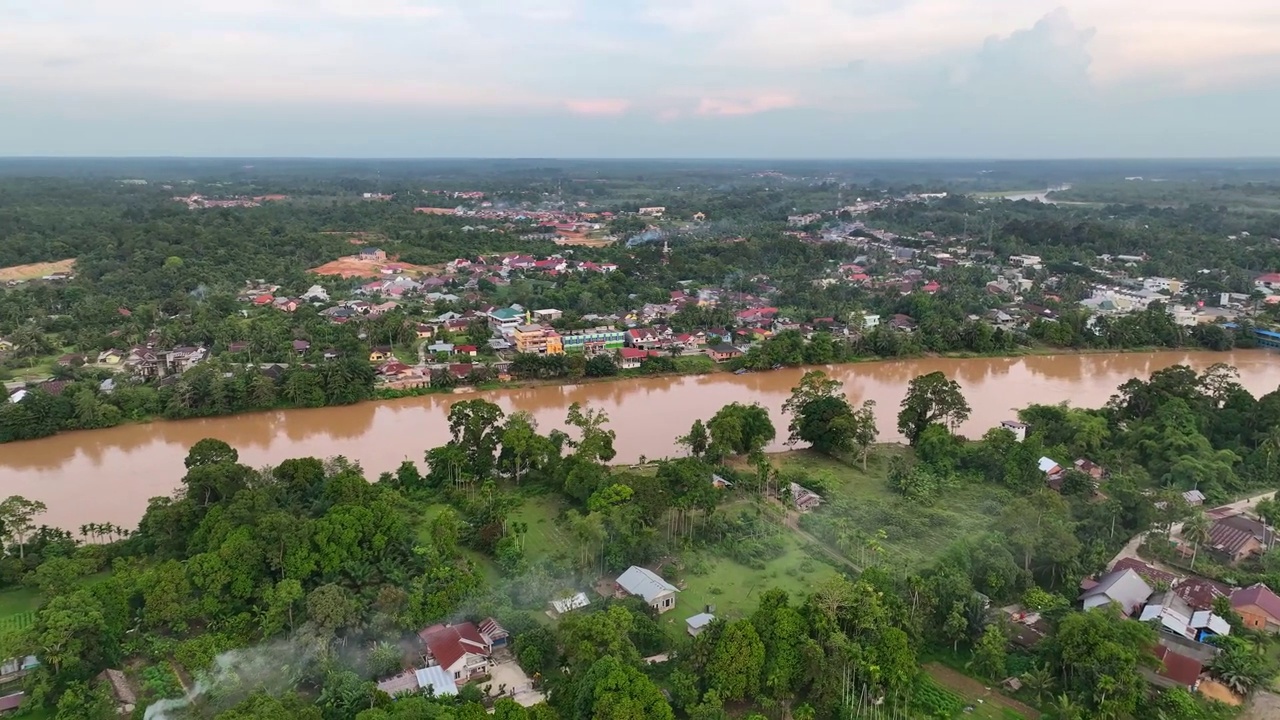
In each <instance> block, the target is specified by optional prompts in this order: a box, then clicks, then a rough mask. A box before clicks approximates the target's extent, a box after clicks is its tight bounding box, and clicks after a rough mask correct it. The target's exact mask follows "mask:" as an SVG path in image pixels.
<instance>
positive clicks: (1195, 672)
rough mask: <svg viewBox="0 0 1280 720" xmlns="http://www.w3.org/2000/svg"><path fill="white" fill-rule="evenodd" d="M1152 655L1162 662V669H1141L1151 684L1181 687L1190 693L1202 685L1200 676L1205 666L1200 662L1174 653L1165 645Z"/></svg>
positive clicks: (1158, 646)
mask: <svg viewBox="0 0 1280 720" xmlns="http://www.w3.org/2000/svg"><path fill="white" fill-rule="evenodd" d="M1152 653H1153V654H1154V655H1155V656H1156V659H1157V660H1159V661H1160V669H1158V670H1152V669H1150V668H1146V667H1143V668H1140V669H1139V672H1141V673H1142V674H1143V675H1144V676H1145V677H1146V678H1147V680H1148V681H1149V682H1150V683H1151V684H1153V685H1156V686H1158V687H1163V688H1175V687H1180V688H1183V689H1185V690H1187V691H1189V692H1195V691H1196V688H1197V687H1198V686H1199V684H1200V675H1201V673H1203V672H1204V666H1203V665H1202V664H1201V663H1200V661H1199V660H1196V659H1195V658H1191V657H1187V656H1186V655H1183V654H1181V653H1177V652H1174V651H1173V650H1171V649H1170V648H1168V647H1166V646H1164V645H1157V646H1156V647H1155V648H1154V649H1153V650H1152Z"/></svg>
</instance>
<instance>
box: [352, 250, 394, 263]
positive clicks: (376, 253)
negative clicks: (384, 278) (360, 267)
mask: <svg viewBox="0 0 1280 720" xmlns="http://www.w3.org/2000/svg"><path fill="white" fill-rule="evenodd" d="M358 257H359V259H360V260H361V261H363V262H386V260H387V253H386V252H385V251H383V250H381V249H379V248H372V247H370V248H361V249H360V255H359V256H358Z"/></svg>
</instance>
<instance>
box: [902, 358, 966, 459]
mask: <svg viewBox="0 0 1280 720" xmlns="http://www.w3.org/2000/svg"><path fill="white" fill-rule="evenodd" d="M969 413H970V407H969V403H968V402H967V401H966V400H965V398H964V394H963V393H962V392H961V390H960V384H959V383H957V382H956V381H954V380H949V379H948V378H947V376H946V375H943V374H942V372H941V371H934V372H931V373H929V374H928V375H920V376H919V377H916V378H914V379H912V381H911V383H910V384H909V385H908V386H907V396H906V397H905V398H903V399H902V410H901V411H900V412H899V413H898V432H901V433H902V434H903V435H904V436H906V438H907V441H908V442H910V443H911V444H912V445H915V444H916V441H917V440H919V438H920V435H921V434H922V433H924V430H925V428H927V427H929V426H930V425H932V424H933V423H937V422H941V423H943V424H944V425H946V426H947V428H948V429H949V430H953V431H954V430H955V427H956V426H957V425H959V424H960V423H962V422H964V421H965V420H967V419H969Z"/></svg>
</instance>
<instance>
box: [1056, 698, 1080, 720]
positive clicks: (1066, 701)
mask: <svg viewBox="0 0 1280 720" xmlns="http://www.w3.org/2000/svg"><path fill="white" fill-rule="evenodd" d="M1050 708H1051V709H1052V711H1053V716H1054V718H1056V719H1057V720H1080V716H1081V714H1082V713H1083V712H1084V708H1082V707H1081V706H1080V704H1079V703H1077V702H1076V701H1075V700H1072V699H1071V696H1070V695H1068V694H1066V693H1059V694H1058V696H1057V697H1056V698H1054V699H1053V704H1052V705H1050Z"/></svg>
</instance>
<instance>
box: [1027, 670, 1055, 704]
mask: <svg viewBox="0 0 1280 720" xmlns="http://www.w3.org/2000/svg"><path fill="white" fill-rule="evenodd" d="M1022 684H1023V685H1024V686H1026V688H1027V689H1028V690H1030V691H1031V692H1032V693H1034V694H1035V696H1036V702H1037V703H1038V702H1040V701H1041V700H1042V699H1043V698H1044V696H1045V695H1046V694H1047V693H1049V692H1051V691H1052V690H1053V673H1051V672H1049V666H1048V665H1044V664H1041V665H1036V666H1035V667H1033V668H1031V669H1030V670H1028V671H1026V672H1025V673H1023V674H1022Z"/></svg>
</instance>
